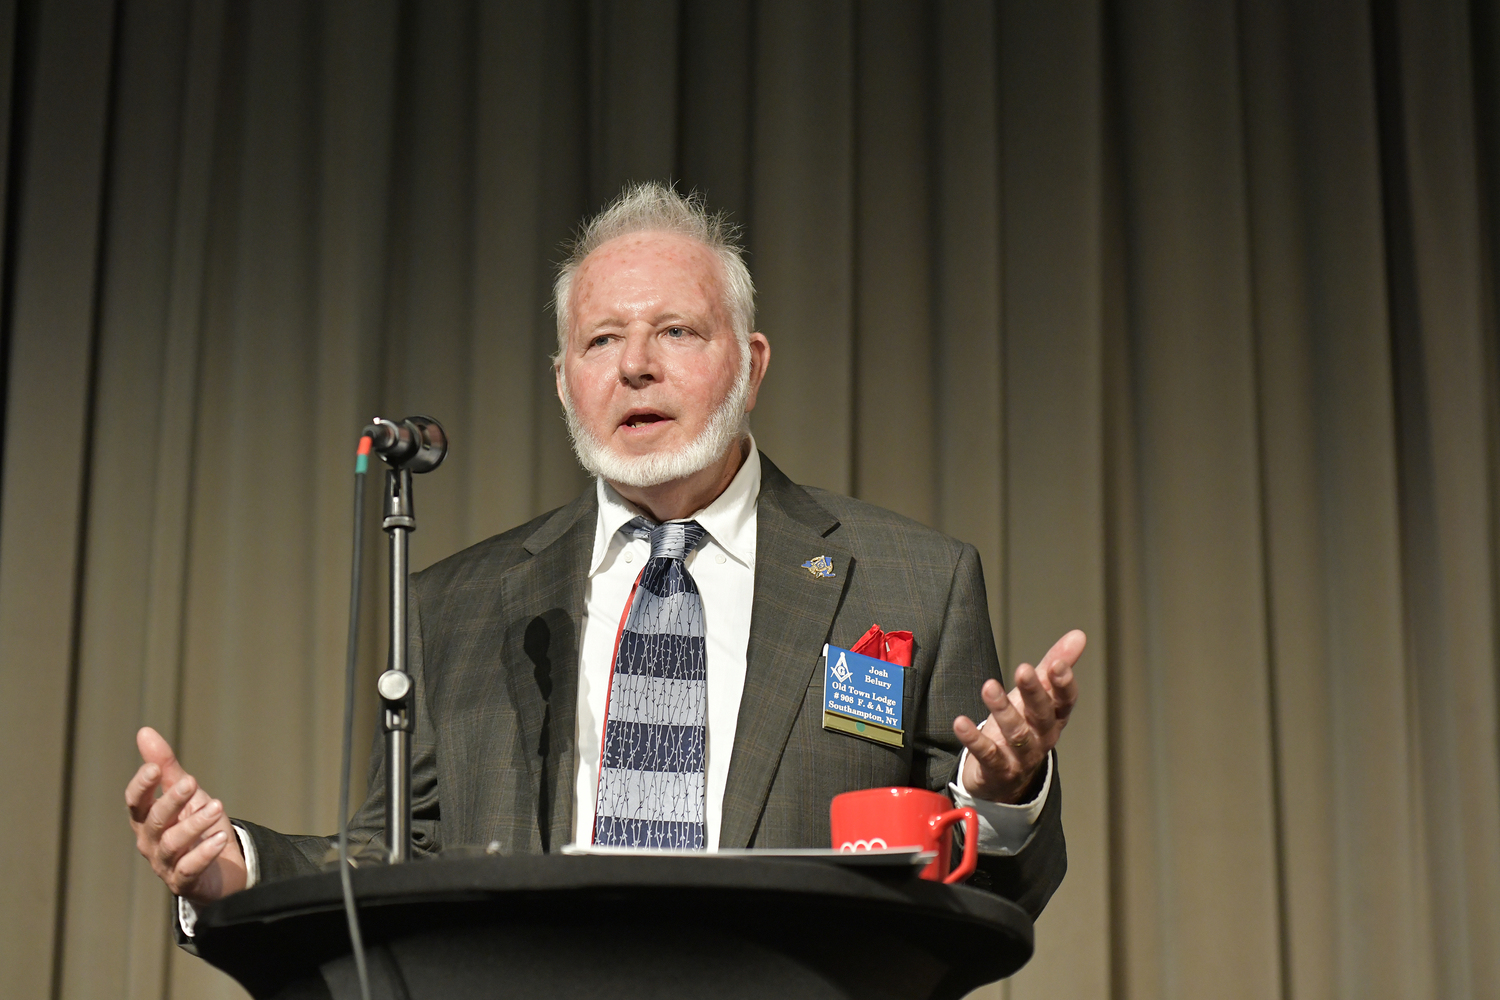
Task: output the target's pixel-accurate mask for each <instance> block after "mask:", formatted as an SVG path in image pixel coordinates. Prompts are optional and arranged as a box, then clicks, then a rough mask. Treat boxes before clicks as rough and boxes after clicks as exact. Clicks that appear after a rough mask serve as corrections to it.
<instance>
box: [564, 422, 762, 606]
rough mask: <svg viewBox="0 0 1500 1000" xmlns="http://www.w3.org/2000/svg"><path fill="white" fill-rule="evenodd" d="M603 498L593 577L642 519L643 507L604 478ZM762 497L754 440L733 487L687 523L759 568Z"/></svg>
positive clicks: (598, 481) (596, 530)
mask: <svg viewBox="0 0 1500 1000" xmlns="http://www.w3.org/2000/svg"><path fill="white" fill-rule="evenodd" d="M594 482H595V484H596V485H595V488H596V489H597V490H598V496H599V517H598V520H597V521H596V522H595V528H594V555H593V558H592V559H591V560H590V561H589V576H593V575H594V574H595V573H597V572H599V565H600V564H601V563H602V562H604V557H605V555H606V554H608V552H609V546H610V542H611V541H613V540H614V537H615V535H616V533H617V532H619V530H620V529H621V528H623V527H624V526H625V524H626V523H627V522H628V521H630V519H631V518H634V517H639V516H641V510H640V508H638V507H636V505H635V504H633V503H631V502H630V501H629V500H626V499H625V498H624V497H622V496H620V494H619V493H617V492H616V491H615V488H614V487H613V486H611V485H609V484H608V483H606V482H605V481H604V480H603V479H595V480H594ZM759 497H760V450H759V449H758V448H756V446H755V438H754V436H751V438H750V454H749V455H747V456H745V462H744V464H743V465H741V466H740V471H739V472H736V473H735V474H734V478H733V479H732V480H730V481H729V486H728V487H726V488H725V490H724V492H723V493H720V494H719V495H718V497H717V498H716V499H715V500H714V502H713V503H711V504H709V505H708V506H707V507H704V508H703V509H702V510H699V511H695V512H694V513H693V514H691V515H689V516H688V517H684V518H678V519H677V520H683V521H697V522H698V523H699V524H701V525H702V526H703V530H705V531H707V532H708V533H709V535H710V536H712V537H713V540H714V541H715V542H716V543H717V544H718V545H719V547H720V548H722V549H723V550H724V551H725V552H727V553H729V555H731V556H733V557H734V558H735V560H736V561H738V562H741V563H743V564H745V565H746V566H750V567H753V566H754V565H755V502H756V500H757V499H759Z"/></svg>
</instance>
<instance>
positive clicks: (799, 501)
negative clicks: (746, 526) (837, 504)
mask: <svg viewBox="0 0 1500 1000" xmlns="http://www.w3.org/2000/svg"><path fill="white" fill-rule="evenodd" d="M760 460H761V490H760V497H759V499H758V501H757V506H756V543H755V601H754V606H753V607H752V610H751V617H750V643H749V646H748V648H747V649H746V664H745V691H744V695H743V697H742V698H741V700H740V712H739V721H738V723H737V726H736V730H735V736H734V753H733V756H732V757H731V758H730V763H729V776H728V779H727V783H726V786H725V789H724V814H723V822H722V826H721V829H720V834H719V844H720V846H722V847H748V846H749V844H750V838H751V837H752V836H753V835H754V833H755V827H756V823H757V822H758V821H759V819H760V814H761V811H762V809H764V808H765V804H766V797H767V795H768V794H769V793H770V790H771V781H772V779H773V778H774V777H775V776H776V771H777V768H778V767H779V766H780V764H781V755H782V751H783V749H784V748H785V747H786V741H787V737H788V735H789V734H790V733H791V730H792V724H793V722H794V721H795V720H796V718H797V713H798V712H799V711H800V710H801V709H802V705H803V702H804V700H805V699H806V696H807V689H808V685H809V684H810V683H811V682H812V675H813V670H814V669H815V668H816V667H817V664H818V658H819V656H820V654H821V652H822V648H823V643H825V642H826V641H827V640H828V635H829V632H830V629H831V627H832V625H833V619H834V616H835V614H837V612H838V608H839V603H840V601H841V599H842V597H843V593H844V586H845V582H846V581H847V580H848V579H849V573H850V571H851V569H852V568H853V567H852V560H851V558H850V555H849V553H848V551H847V550H846V549H844V548H843V547H841V546H839V545H837V544H835V543H833V542H831V541H830V540H829V539H828V537H827V535H828V534H829V533H830V532H832V531H833V530H834V529H835V528H837V527H838V520H837V519H836V518H834V517H833V515H832V514H830V513H829V512H828V511H827V510H826V509H825V508H824V507H822V506H821V505H819V504H818V503H817V501H815V500H814V499H813V498H812V497H811V496H810V495H809V494H808V493H807V491H806V490H803V489H802V488H801V487H800V486H797V485H795V484H794V483H792V482H791V480H789V479H787V477H786V476H785V475H784V474H783V473H782V472H781V470H780V469H778V468H776V466H775V465H773V464H772V463H771V462H770V460H769V459H767V458H766V457H765V455H764V454H762V455H761V459H760ZM820 555H822V556H828V557H830V558H831V559H832V560H833V567H834V575H833V576H831V577H818V576H815V575H813V574H812V573H810V572H809V571H808V570H807V569H806V568H804V567H803V565H802V564H803V563H805V562H807V561H809V560H811V559H813V558H814V557H816V556H820Z"/></svg>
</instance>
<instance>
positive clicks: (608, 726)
mask: <svg viewBox="0 0 1500 1000" xmlns="http://www.w3.org/2000/svg"><path fill="white" fill-rule="evenodd" d="M620 530H621V531H624V532H625V533H626V534H628V535H633V536H634V537H636V538H650V539H651V558H650V559H649V560H647V562H646V565H645V567H644V568H643V569H642V570H641V575H640V576H639V577H637V578H636V582H635V589H634V590H632V591H631V596H630V604H629V610H628V611H627V612H626V614H625V617H624V619H623V620H622V621H621V623H620V633H619V637H618V638H617V639H616V641H615V663H614V670H613V671H612V672H611V675H610V681H609V704H608V707H607V708H606V709H605V714H604V747H603V754H602V756H601V759H600V766H599V797H598V800H597V802H596V805H595V809H594V843H595V844H600V845H613V846H616V847H644V848H677V849H687V850H703V849H704V847H705V846H706V844H705V836H704V824H703V810H704V805H703V801H704V799H703V797H704V763H705V757H706V755H705V752H704V751H705V747H706V745H707V731H706V729H705V722H706V719H707V714H708V672H707V659H708V657H707V644H706V640H705V638H704V636H705V632H704V627H703V598H702V596H701V595H699V593H698V585H697V584H696V583H694V582H693V578H692V577H691V576H690V575H688V571H687V566H686V565H685V564H684V562H683V560H684V559H686V558H687V556H688V553H690V552H692V551H693V550H694V549H696V548H697V547H698V545H699V543H701V542H702V541H703V539H704V537H705V536H706V535H707V532H706V531H705V530H704V529H703V526H702V525H700V524H699V523H698V522H697V521H685V522H676V523H669V524H654V523H652V522H651V521H648V520H647V519H645V518H643V517H638V518H635V519H634V520H633V521H631V522H629V523H628V524H626V525H625V526H624V527H623V528H621V529H620Z"/></svg>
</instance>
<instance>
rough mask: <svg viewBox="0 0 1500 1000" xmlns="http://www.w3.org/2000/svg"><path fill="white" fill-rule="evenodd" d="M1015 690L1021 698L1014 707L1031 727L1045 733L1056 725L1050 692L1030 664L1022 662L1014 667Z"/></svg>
mask: <svg viewBox="0 0 1500 1000" xmlns="http://www.w3.org/2000/svg"><path fill="white" fill-rule="evenodd" d="M1015 691H1016V693H1017V694H1018V695H1019V696H1020V700H1021V704H1019V705H1016V706H1015V707H1016V708H1017V709H1018V711H1019V713H1020V714H1023V715H1024V717H1025V722H1026V723H1027V724H1028V725H1029V726H1030V727H1031V728H1032V729H1034V730H1036V731H1037V732H1038V733H1043V734H1045V733H1048V732H1050V731H1051V730H1052V728H1053V727H1054V726H1055V725H1057V716H1056V715H1055V714H1054V713H1053V710H1052V709H1053V704H1052V692H1050V691H1048V690H1047V688H1046V687H1045V685H1043V683H1042V679H1041V677H1040V676H1038V674H1037V672H1036V670H1035V669H1034V668H1033V667H1032V666H1031V664H1029V663H1023V664H1021V665H1020V666H1019V667H1017V668H1016V686H1015ZM1012 703H1014V702H1012Z"/></svg>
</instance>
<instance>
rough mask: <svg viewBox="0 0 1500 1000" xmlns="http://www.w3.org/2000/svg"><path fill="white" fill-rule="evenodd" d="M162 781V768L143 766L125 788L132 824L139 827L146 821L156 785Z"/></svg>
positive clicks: (151, 765)
mask: <svg viewBox="0 0 1500 1000" xmlns="http://www.w3.org/2000/svg"><path fill="white" fill-rule="evenodd" d="M160 780H161V768H160V767H157V766H156V765H155V764H149V763H148V764H142V765H141V766H140V767H139V768H137V769H136V772H135V777H133V778H131V779H130V782H129V784H127V785H126V786H125V808H126V809H127V810H128V811H129V812H130V822H131V824H132V825H138V824H141V823H144V822H145V821H146V814H147V813H149V812H150V811H151V805H152V801H153V797H154V795H155V793H156V785H157V783H158V782H159V781H160Z"/></svg>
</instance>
